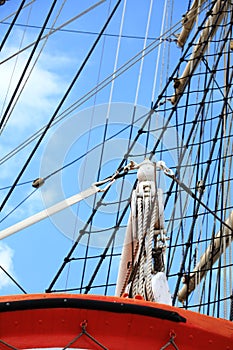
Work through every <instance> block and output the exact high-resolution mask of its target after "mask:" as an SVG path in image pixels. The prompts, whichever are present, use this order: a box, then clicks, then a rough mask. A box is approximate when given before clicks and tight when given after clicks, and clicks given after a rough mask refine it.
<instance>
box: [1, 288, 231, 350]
mask: <svg viewBox="0 0 233 350" xmlns="http://www.w3.org/2000/svg"><path fill="white" fill-rule="evenodd" d="M0 310H1V312H0V349H4V350H5V349H7V350H9V346H10V347H11V349H14V348H17V349H25V348H43V347H61V348H64V347H66V346H68V347H70V348H76V349H77V348H78V349H80V348H81V349H101V348H102V349H103V348H106V349H109V350H123V349H127V350H131V349H132V350H133V349H134V350H135V349H146V350H150V349H153V350H154V349H161V348H162V347H164V346H165V345H166V344H167V348H168V349H172V348H175V346H176V347H177V348H178V349H179V350H182V349H185V350H189V349H190V350H194V349H205V350H208V349H211V350H215V349H218V350H219V349H221V350H224V349H225V350H232V349H233V323H232V322H230V321H226V320H222V319H215V318H212V317H208V316H205V315H201V314H197V313H194V312H191V311H186V310H183V309H178V308H175V307H170V306H167V305H162V304H156V303H152V302H147V301H144V300H137V299H125V298H117V297H104V296H93V295H73V294H72V295H67V294H58V295H57V294H38V295H23V296H11V297H1V298H0ZM169 342H170V343H169ZM171 342H174V344H175V345H173V346H172V344H171ZM98 343H99V345H98ZM7 344H8V345H9V346H8V345H7ZM100 344H101V345H100ZM102 345H103V347H102Z"/></svg>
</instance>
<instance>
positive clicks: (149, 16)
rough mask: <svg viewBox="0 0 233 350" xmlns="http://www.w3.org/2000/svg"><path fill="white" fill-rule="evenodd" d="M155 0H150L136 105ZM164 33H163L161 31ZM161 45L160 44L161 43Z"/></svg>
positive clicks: (137, 92) (136, 98) (135, 103)
mask: <svg viewBox="0 0 233 350" xmlns="http://www.w3.org/2000/svg"><path fill="white" fill-rule="evenodd" d="M153 2H154V1H153V0H151V1H150V8H149V12H148V20H147V26H146V32H145V38H144V44H143V50H142V59H141V62H140V68H139V74H138V82H137V88H136V93H135V100H134V105H135V106H136V105H137V102H138V94H139V88H140V85H141V78H142V69H143V64H144V55H143V53H144V51H145V49H146V43H147V39H148V33H149V27H150V20H151V13H152V7H153ZM161 34H162V33H161ZM159 47H160V45H159Z"/></svg>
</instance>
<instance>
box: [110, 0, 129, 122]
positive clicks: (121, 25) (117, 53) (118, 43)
mask: <svg viewBox="0 0 233 350" xmlns="http://www.w3.org/2000/svg"><path fill="white" fill-rule="evenodd" d="M126 3H127V0H125V1H124V4H123V10H122V17H121V24H120V30H119V37H118V42H117V49H116V58H115V63H114V69H113V72H114V73H113V76H112V82H111V89H110V95H109V100H108V110H107V115H106V120H107V121H108V119H109V114H110V109H111V103H112V95H113V89H114V85H115V77H116V73H115V72H116V71H117V65H118V59H119V52H120V46H121V39H122V31H123V25H124V20H125V10H126Z"/></svg>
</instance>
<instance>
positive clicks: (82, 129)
mask: <svg viewBox="0 0 233 350" xmlns="http://www.w3.org/2000/svg"><path fill="white" fill-rule="evenodd" d="M19 3H20V1H16V0H10V1H8V2H7V3H6V4H5V5H4V6H2V7H1V8H0V16H1V17H0V18H1V19H2V20H4V19H5V18H6V17H8V16H9V15H10V14H12V13H13V12H14V11H15V10H16V9H17V6H18V5H19ZM51 3H52V1H46V2H45V1H38V0H37V1H35V2H34V3H33V4H32V5H31V6H28V7H27V8H25V9H24V10H23V11H22V13H21V15H20V17H19V18H18V20H17V24H18V26H15V27H14V29H13V31H12V33H11V34H10V36H9V38H8V40H7V42H6V44H5V46H4V48H3V50H2V52H1V61H2V60H3V59H5V58H7V57H8V56H9V55H11V54H12V53H14V52H16V51H17V50H19V48H20V45H22V47H24V46H25V45H26V44H28V43H31V42H32V41H34V40H35V39H36V37H37V35H38V32H39V29H38V28H36V27H40V26H41V25H42V23H43V20H44V18H45V16H46V13H47V12H48V9H49V5H50V4H51ZM123 3H124V2H122V4H121V6H120V8H119V9H118V12H117V13H116V16H115V17H114V18H113V20H112V22H111V23H110V25H109V27H108V29H107V33H110V34H118V33H119V26H120V23H121V17H122V11H123ZM61 4H62V1H58V3H57V6H56V10H55V12H54V15H53V17H52V19H51V21H50V22H49V24H48V27H50V26H51V25H52V23H53V21H54V19H55V17H56V14H57V13H58V10H59V7H60V6H61ZM93 4H95V1H85V2H79V1H74V0H73V1H72V0H69V1H67V2H66V4H65V5H64V8H63V10H62V13H61V15H60V17H59V18H58V21H57V23H56V25H55V27H58V26H59V25H61V24H62V23H64V22H66V21H67V20H68V19H70V18H71V17H73V16H75V15H76V14H78V13H81V12H82V11H84V10H86V9H87V8H89V7H90V6H92V5H93ZM113 4H114V3H113V2H112V4H111V5H110V8H112V7H113ZM163 5H164V1H158V2H154V4H153V16H152V19H151V23H150V27H149V37H150V38H156V37H158V36H159V35H160V30H161V21H162V15H163ZM186 5H187V4H183V5H182V6H183V7H184V8H182V9H181V8H180V7H182V6H181V4H180V1H178V4H176V5H175V6H176V7H175V11H174V14H173V17H174V18H173V20H174V23H176V21H178V20H180V19H181V15H182V14H183V13H184V12H185V8H186ZM149 6H150V1H149V0H148V1H144V2H143V6H142V3H141V1H139V0H137V1H133V0H131V1H128V2H127V6H126V14H125V16H126V18H127V20H126V21H125V22H124V26H123V35H124V36H128V37H125V38H123V39H122V41H121V44H120V45H121V46H120V52H119V58H118V62H117V67H120V66H121V65H122V64H124V63H125V62H127V61H128V60H129V59H130V58H131V57H133V56H134V55H136V54H137V53H138V52H139V51H140V50H142V48H143V40H142V39H141V38H140V37H143V36H144V32H145V28H146V18H147V17H148V11H149ZM108 11H109V1H106V2H104V3H103V4H101V5H99V6H98V7H97V8H95V9H93V10H92V11H90V12H88V13H87V14H85V15H83V16H82V17H80V18H79V19H77V20H76V21H75V22H73V23H72V24H70V25H69V26H67V27H66V28H65V29H66V30H69V32H68V31H63V32H57V33H55V34H54V35H52V36H51V37H50V38H49V40H48V42H47V43H46V46H45V47H44V49H43V51H42V54H41V55H40V57H39V58H38V61H37V62H36V65H35V67H34V68H33V70H32V74H31V75H30V77H29V79H28V82H27V84H26V86H25V89H24V90H23V92H22V95H21V96H20V97H19V100H18V102H17V104H16V107H15V108H14V111H13V112H12V115H11V118H10V119H9V122H8V123H7V125H6V127H5V129H4V130H3V132H2V135H1V141H2V142H1V145H0V154H1V155H2V156H5V155H6V154H8V153H9V152H10V151H11V150H13V149H14V148H15V147H16V146H17V145H19V144H21V142H23V141H24V140H25V139H27V138H28V137H29V136H30V135H32V134H33V133H34V132H36V131H37V130H38V129H39V128H40V127H42V126H43V125H44V124H45V123H46V122H47V121H48V120H49V118H50V117H51V115H52V114H53V112H54V110H55V108H56V105H57V104H58V102H59V101H60V99H61V97H62V96H63V94H64V91H65V90H66V88H67V87H68V86H69V83H70V82H71V80H72V77H73V76H74V74H75V72H76V71H77V69H78V68H79V66H80V65H81V63H82V62H83V59H84V58H85V56H86V54H87V52H88V50H89V48H90V47H91V45H92V43H93V42H94V40H95V38H96V35H94V34H90V33H89V34H87V33H84V32H91V33H98V32H99V30H100V29H101V28H102V26H103V24H104V22H105V20H106V18H107V14H108ZM155 16H156V17H155ZM11 19H12V17H10V18H9V19H7V20H5V21H4V22H9V21H10V20H11ZM166 20H167V21H168V18H166ZM25 23H28V24H29V25H30V26H31V27H29V28H27V29H26V30H25V32H24V29H25V28H24V27H23V26H21V24H25ZM7 28H8V26H7V25H6V24H3V23H2V24H1V26H0V31H1V36H3V35H4V34H5V32H6V30H7ZM77 31H82V32H83V33H80V32H79V33H78V32H77ZM129 36H132V37H133V38H129ZM21 41H22V44H20V42H21ZM151 41H152V40H151V39H150V40H148V42H147V44H149V43H150V42H151ZM117 44H118V38H117V37H115V36H107V37H105V39H102V40H101V41H100V43H99V45H98V46H97V48H96V50H95V52H94V54H93V55H92V56H91V58H90V60H89V61H88V64H87V66H86V67H85V69H84V71H83V73H82V74H81V75H80V78H79V79H78V81H77V84H76V85H75V87H74V88H73V90H72V91H71V94H70V95H69V96H68V98H67V100H66V101H65V103H64V105H63V107H62V109H61V112H62V111H64V110H65V109H66V108H68V107H69V106H70V105H71V104H72V103H73V102H74V101H76V100H78V99H79V98H80V97H82V96H83V95H84V94H85V93H86V92H88V91H89V90H90V89H92V88H93V87H95V85H96V84H97V83H98V82H100V81H102V80H103V79H105V78H106V77H107V76H108V75H109V74H111V73H112V71H113V68H114V64H115V58H116V52H117ZM41 45H42V44H41ZM41 45H40V46H39V47H41ZM173 48H174V52H173V55H174V56H173V57H175V55H177V57H178V56H179V54H180V50H179V49H177V48H176V47H175V44H174V47H173ZM166 50H167V48H165V52H166ZM37 52H39V50H37ZM29 53H30V51H25V52H23V53H22V54H21V55H19V56H18V57H16V58H13V59H11V60H9V61H7V62H5V63H4V64H2V65H1V66H0V69H1V73H0V74H1V75H0V76H1V81H0V85H1V89H0V101H1V105H2V106H3V107H2V108H3V111H4V109H5V107H6V105H7V102H8V101H9V98H10V96H11V93H12V92H13V90H14V87H15V84H16V82H17V79H18V78H19V76H20V74H21V73H22V69H23V67H24V64H25V62H26V59H27V57H28V55H29ZM157 56H158V50H154V51H153V52H152V53H151V54H150V55H148V56H147V57H145V64H144V67H143V73H142V81H141V85H140V89H139V95H138V99H137V104H139V105H142V106H144V107H143V108H142V110H140V112H139V114H138V116H140V115H142V114H143V113H144V111H147V109H148V108H149V107H150V104H151V90H152V88H153V87H152V82H151V79H150V78H151V75H152V74H154V72H155V62H156V58H157ZM35 57H36V56H35ZM162 60H163V56H162V52H161V57H160V64H161V62H162ZM166 63H167V62H166V60H165V61H164V64H166ZM139 69H140V63H137V64H136V65H135V66H134V67H132V68H131V69H130V70H129V71H127V72H126V73H125V74H124V75H123V76H122V77H119V78H118V79H117V80H116V83H115V85H114V87H113V95H112V102H120V103H121V104H122V105H123V106H124V103H130V104H133V103H134V102H135V91H136V86H137V80H136V76H137V73H138V71H139ZM163 79H165V77H162V78H161V77H160V79H158V80H157V85H156V93H158V91H159V88H160V85H161V84H160V83H161V82H162V83H163ZM8 83H9V84H10V85H8ZM148 90H149V93H148V92H147V91H148ZM110 93H111V85H109V86H108V87H106V88H105V89H103V90H102V91H101V92H100V93H99V94H98V95H97V97H96V98H94V97H92V98H91V99H89V100H88V101H86V102H85V103H83V104H82V105H81V106H80V107H79V108H78V109H76V110H75V111H74V112H73V113H71V114H70V115H69V118H65V119H64V121H63V122H60V123H59V124H58V125H57V126H55V127H54V128H52V129H51V130H50V131H49V132H48V134H47V136H46V138H45V140H44V142H43V144H42V145H41V147H40V148H39V149H38V151H37V153H36V155H35V157H33V160H32V162H31V163H30V165H29V166H28V168H27V170H26V171H25V173H24V175H23V176H22V178H21V179H20V181H19V182H20V183H22V182H28V181H29V180H34V179H35V178H37V177H38V176H40V174H41V172H42V173H43V174H42V176H46V175H48V174H49V173H50V172H53V171H54V170H56V169H57V168H59V167H61V166H63V165H64V164H66V163H67V162H69V161H72V160H73V159H75V158H77V157H78V156H79V155H81V154H83V153H85V150H86V149H87V148H88V147H89V148H90V147H91V146H95V145H96V144H97V143H99V142H100V141H101V137H102V136H101V135H102V134H103V124H104V122H105V115H102V114H101V115H100V116H99V117H96V116H95V119H94V120H95V123H96V124H95V123H94V124H93V119H92V113H93V109H92V106H93V105H94V104H95V105H97V106H98V105H100V104H103V103H108V100H109V96H110ZM4 101H5V102H4ZM122 105H119V111H120V112H121V113H122V114H123V113H124V112H122V110H121V106H122ZM88 108H89V109H88ZM127 108H128V107H127V106H126V107H123V111H125V109H126V110H127ZM103 109H104V113H106V107H103ZM98 118H99V119H98ZM68 119H70V120H71V129H73V130H72V132H71V133H69V132H68V131H67V130H66V127H67V125H68V124H69V123H68V124H66V123H67V120H68ZM96 120H97V122H96ZM110 122H111V128H110V129H109V131H108V132H109V135H111V134H113V133H114V132H115V131H117V130H119V129H120V128H122V126H124V125H126V124H129V123H130V121H129V120H128V119H127V118H126V117H125V116H124V115H121V116H119V115H117V114H116V115H114V113H113V112H112V111H111V113H110ZM138 127H140V123H138V125H137V126H136V129H135V130H136V131H137V130H138ZM90 129H92V133H90V134H89V130H90ZM135 130H134V132H136V131H135ZM76 132H77V133H76ZM71 135H73V136H71ZM127 139H128V134H127V132H125V133H123V134H122V135H121V136H119V139H118V140H117V141H116V143H115V144H114V142H113V141H112V143H109V146H108V148H107V150H106V156H105V160H104V161H105V163H104V164H105V166H104V167H103V170H102V174H101V178H104V177H106V176H108V175H111V174H112V173H114V171H115V168H116V167H117V164H118V162H119V161H120V159H121V157H122V155H123V151H124V147H125V143H126V141H127ZM51 140H53V141H52V143H51ZM151 142H153V139H152V141H151ZM64 145H65V146H64ZM121 145H122V149H121ZM53 147H54V149H53ZM64 147H65V152H64ZM118 147H119V149H118ZM141 147H143V146H142V145H141V144H140V143H139V144H138V149H139V151H141ZM32 148H33V143H32V144H30V145H29V146H28V147H26V148H25V149H23V150H22V151H20V152H19V153H18V154H17V155H15V156H14V157H12V158H10V159H9V160H8V161H6V162H4V163H3V164H2V166H1V169H2V170H1V186H0V187H1V188H4V187H5V186H10V185H11V184H12V183H13V181H14V179H15V177H16V175H17V174H18V172H19V171H20V169H21V167H22V164H24V161H25V160H26V159H27V156H28V154H29V152H30V151H31V150H32ZM118 151H119V152H118ZM58 154H62V156H61V157H60V158H59V157H58ZM99 156H100V153H99V150H96V151H95V152H93V153H92V156H91V157H90V159H84V158H82V159H81V160H80V161H79V162H77V163H76V164H75V165H74V166H72V167H69V169H68V170H67V171H64V172H63V173H62V175H61V178H60V177H59V176H57V177H53V178H51V180H50V181H48V183H46V184H45V187H44V188H42V189H41V191H40V190H39V191H37V192H36V193H35V194H34V195H32V196H31V197H30V198H29V199H28V200H27V201H26V202H25V203H24V204H23V205H20V207H19V208H17V210H15V211H14V212H13V213H12V214H11V215H9V217H7V218H6V219H4V218H5V216H6V215H7V214H8V213H9V212H10V211H11V210H12V209H14V208H15V207H16V206H17V205H18V203H20V202H21V201H22V200H23V199H24V198H25V197H26V196H28V195H29V194H30V193H31V192H32V187H31V184H26V185H22V186H18V187H17V188H16V189H15V191H14V192H13V194H12V195H11V197H10V199H9V200H8V201H7V204H6V206H5V207H4V210H3V211H2V213H1V218H2V219H4V220H3V221H2V222H1V225H2V228H5V227H8V226H10V225H12V224H14V223H16V222H18V221H20V220H22V219H24V218H26V217H28V216H30V215H32V214H34V213H36V212H38V211H40V210H43V209H44V207H45V206H46V205H47V204H48V203H54V202H56V201H57V200H60V199H63V198H64V197H66V195H73V194H75V193H76V192H77V191H80V190H83V189H85V188H87V187H88V186H90V185H91V183H92V182H93V181H95V178H96V176H97V170H96V168H97V164H96V163H97V160H98V157H99ZM91 162H92V163H93V164H92V163H91ZM41 169H42V170H41ZM46 172H47V173H46ZM133 182H134V179H133V178H131V179H130V180H129V187H128V190H126V193H125V197H127V195H128V194H129V193H130V191H131V186H132V184H133ZM57 186H60V188H61V190H62V191H61V193H59V192H58V191H57V188H58V187H57ZM114 186H115V187H114V188H113V192H112V195H111V199H112V198H114V192H115V193H117V191H118V188H117V185H114ZM7 191H8V190H7V189H6V190H1V193H0V194H1V198H2V199H3V198H4V196H5V195H6V193H7ZM62 197H63V198H62ZM116 198H117V196H116ZM93 200H94V199H89V200H88V201H86V202H85V203H84V204H82V205H80V207H78V208H76V209H74V211H72V213H73V214H72V215H74V216H76V214H77V211H76V210H78V215H79V217H80V218H81V220H82V221H83V222H85V220H86V219H87V218H88V215H89V214H90V211H91V207H92V204H93ZM114 210H116V209H114ZM103 214H104V215H105V219H104V220H106V221H105V222H104V223H103V222H102V223H100V222H98V221H97V222H96V225H97V227H99V228H101V225H102V227H105V226H107V225H109V220H110V219H111V215H109V213H105V212H103ZM61 218H62V221H63V223H64V222H65V224H66V225H65V226H66V229H67V227H68V231H69V233H66V232H65V234H64V232H61V229H59V228H57V227H56V225H55V224H54V222H53V221H51V220H50V219H47V220H44V221H43V222H40V223H38V224H36V225H35V226H33V227H30V228H27V229H25V230H23V231H22V232H19V233H17V234H15V235H13V236H10V237H8V238H6V239H4V240H3V241H2V242H1V243H0V258H1V261H2V266H4V267H5V268H6V269H7V270H8V271H9V272H10V273H11V274H12V276H14V278H15V279H16V280H17V281H18V282H19V283H20V285H22V287H23V288H24V289H25V290H26V291H27V292H30V293H34V292H43V291H44V290H45V289H46V288H47V287H48V285H49V283H50V282H51V279H52V278H53V277H54V274H55V273H56V271H57V269H58V267H59V266H60V264H61V262H62V260H63V258H64V256H65V255H66V254H67V252H68V250H69V249H70V247H71V245H72V235H73V233H74V232H75V229H74V227H73V228H71V226H70V225H68V223H67V222H66V220H67V219H66V216H65V213H63V214H59V217H57V218H56V219H55V221H59V220H60V219H61ZM69 224H70V223H69ZM76 224H77V223H76ZM78 225H79V228H81V227H80V226H81V223H78ZM66 229H65V230H66ZM62 231H64V228H63V229H62ZM122 234H123V233H122ZM80 249H82V248H80ZM114 274H115V277H116V274H117V267H116V268H115V270H114ZM77 276H78V272H77ZM77 276H76V275H75V271H74V272H73V274H72V276H71V273H70V275H68V274H66V275H65V276H64V277H62V281H61V285H63V286H64V284H65V283H66V279H68V280H69V278H70V279H71V285H72V283H73V285H74V284H75V283H76V282H77V281H75V278H77V279H78V278H79V277H77ZM0 277H1V280H0V293H1V294H2V295H5V294H14V293H20V290H19V289H18V288H17V287H16V286H15V285H14V284H13V283H11V282H10V281H9V279H8V278H7V277H6V276H4V274H0ZM113 277H114V276H113Z"/></svg>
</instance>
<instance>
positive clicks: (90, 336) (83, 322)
mask: <svg viewBox="0 0 233 350" xmlns="http://www.w3.org/2000/svg"><path fill="white" fill-rule="evenodd" d="M80 327H81V328H82V331H81V333H79V334H78V335H77V336H76V337H75V338H74V339H73V340H71V341H70V342H69V343H68V344H67V345H66V346H65V347H64V348H63V349H62V350H66V349H68V348H69V347H70V346H71V345H72V344H74V343H75V342H76V341H77V340H78V339H79V338H81V337H82V336H83V335H85V336H86V337H88V338H89V339H91V340H92V341H93V343H95V344H97V345H99V346H100V348H101V349H104V350H108V348H106V347H105V346H104V345H103V344H101V343H100V342H99V341H98V340H97V339H95V338H94V337H93V336H92V335H91V334H89V333H88V332H87V331H86V328H87V321H86V320H84V321H82V322H81V323H80Z"/></svg>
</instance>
